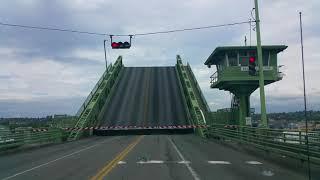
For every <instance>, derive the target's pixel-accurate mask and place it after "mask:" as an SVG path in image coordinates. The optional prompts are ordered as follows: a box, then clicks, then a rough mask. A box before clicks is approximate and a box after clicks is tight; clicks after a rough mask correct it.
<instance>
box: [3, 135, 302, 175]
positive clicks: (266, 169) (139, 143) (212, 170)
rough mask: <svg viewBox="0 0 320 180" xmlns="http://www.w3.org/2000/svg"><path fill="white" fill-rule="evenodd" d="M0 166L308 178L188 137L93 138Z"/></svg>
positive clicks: (23, 170) (9, 171)
mask: <svg viewBox="0 0 320 180" xmlns="http://www.w3.org/2000/svg"><path fill="white" fill-rule="evenodd" d="M0 162H1V163H0V179H21V180H28V179H32V180H38V179H39V180H40V179H49V180H50V179H68V180H70V179H80V180H81V179H92V180H95V179H111V180H141V179H152V180H163V179H168V180H214V179H217V180H221V179H223V180H233V179H240V180H242V179H243V180H248V179H249V180H250V179H252V180H253V179H259V180H264V179H266V180H267V179H268V180H269V179H272V180H283V179H290V180H304V179H306V176H305V175H301V174H299V173H298V172H297V171H294V170H289V169H286V168H284V167H281V166H279V165H277V164H274V163H270V162H269V161H266V160H264V159H261V158H259V157H255V156H253V155H250V154H246V153H244V152H239V151H237V150H234V149H232V148H229V147H226V146H224V145H221V144H217V143H216V142H214V141H212V140H208V139H202V138H200V137H197V136H195V135H192V134H188V135H139V136H135V135H134V136H112V137H110V136H109V137H92V138H88V139H83V140H79V141H74V142H69V143H65V144H59V145H52V146H48V147H43V148H39V149H36V150H32V151H25V152H20V153H14V154H7V155H2V156H0Z"/></svg>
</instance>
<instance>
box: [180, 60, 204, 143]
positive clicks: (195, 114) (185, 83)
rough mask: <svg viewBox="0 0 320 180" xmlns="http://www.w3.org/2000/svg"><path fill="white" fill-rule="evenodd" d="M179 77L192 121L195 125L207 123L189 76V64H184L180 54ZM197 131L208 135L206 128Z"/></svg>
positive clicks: (202, 134)
mask: <svg viewBox="0 0 320 180" xmlns="http://www.w3.org/2000/svg"><path fill="white" fill-rule="evenodd" d="M176 67H177V70H178V74H179V78H180V80H181V84H182V87H183V92H184V96H185V99H186V101H187V107H188V110H189V112H190V116H191V120H190V122H191V123H192V124H193V125H205V121H204V119H203V117H202V114H201V108H200V105H199V104H200V103H199V102H198V100H197V98H196V93H195V89H193V88H192V85H191V78H190V77H189V76H188V72H187V71H188V70H187V66H184V65H183V63H182V60H181V58H180V56H179V55H177V64H176ZM196 133H197V134H198V135H200V136H201V137H205V136H206V129H204V128H196Z"/></svg>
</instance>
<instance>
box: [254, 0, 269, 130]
mask: <svg viewBox="0 0 320 180" xmlns="http://www.w3.org/2000/svg"><path fill="white" fill-rule="evenodd" d="M254 5H255V15H256V34H257V55H258V66H259V87H260V104H261V124H262V127H264V128H267V127H268V120H267V110H266V97H265V93H264V74H263V63H262V48H261V35H260V18H259V7H258V0H254Z"/></svg>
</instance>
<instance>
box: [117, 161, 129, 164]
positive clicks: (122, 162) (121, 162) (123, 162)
mask: <svg viewBox="0 0 320 180" xmlns="http://www.w3.org/2000/svg"><path fill="white" fill-rule="evenodd" d="M118 164H127V162H125V161H119V162H118Z"/></svg>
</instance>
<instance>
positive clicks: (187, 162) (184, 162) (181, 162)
mask: <svg viewBox="0 0 320 180" xmlns="http://www.w3.org/2000/svg"><path fill="white" fill-rule="evenodd" d="M177 163H178V164H190V163H191V162H190V161H178V162H177Z"/></svg>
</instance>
